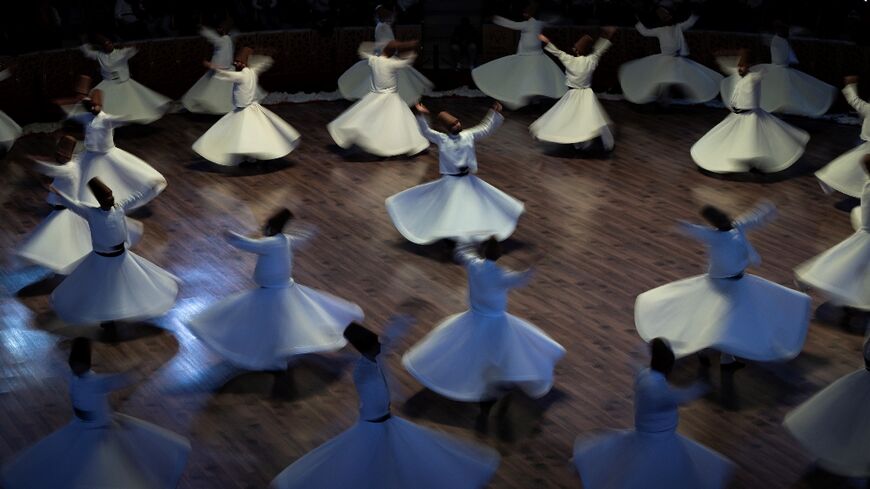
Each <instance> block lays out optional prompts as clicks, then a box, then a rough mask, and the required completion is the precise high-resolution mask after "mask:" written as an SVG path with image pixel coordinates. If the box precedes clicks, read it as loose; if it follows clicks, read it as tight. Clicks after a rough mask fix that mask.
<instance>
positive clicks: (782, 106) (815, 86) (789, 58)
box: [721, 21, 837, 117]
mask: <svg viewBox="0 0 870 489" xmlns="http://www.w3.org/2000/svg"><path fill="white" fill-rule="evenodd" d="M775 29H776V34H775V35H774V36H773V38H772V39H771V40H770V64H760V65H757V66H755V67H753V68H752V70H753V71H760V72H762V73H764V76H763V77H762V79H761V87H760V90H761V101H760V103H759V105H760V107H761V108H762V109H764V110H766V111H767V112H771V113H781V114H795V115H805V116H809V117H819V116H821V115H824V114H825V112H827V111H828V109H829V108H831V104H833V103H834V99H835V98H836V96H837V89H836V88H834V87H833V86H832V85H828V84H827V83H825V82H823V81H821V80H817V79H815V78H813V77H811V76H810V75H807V74H806V73H803V72H801V71H798V70H796V69H794V68H792V67H791V66H792V65H796V64H797V63H798V59H797V55H795V53H794V51H793V50H792V49H791V46H790V45H789V42H788V32H789V27H788V26H787V25H785V24H783V23H782V22H779V21H777V22H776V23H775ZM739 79H740V78H739V77H738V75H736V74H735V75H731V76H729V77H728V78H726V79H725V80H723V81H722V90H721V91H722V100H731V96H732V92H733V91H734V85H735V84H736V83H738V80H739Z"/></svg>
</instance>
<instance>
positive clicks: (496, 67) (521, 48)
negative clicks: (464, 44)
mask: <svg viewBox="0 0 870 489" xmlns="http://www.w3.org/2000/svg"><path fill="white" fill-rule="evenodd" d="M493 23H494V24H496V25H500V26H502V27H506V28H508V29H513V30H516V31H520V32H521V34H520V42H519V45H518V46H517V53H516V54H514V55H511V56H505V57H503V58H499V59H496V60H493V61H490V62H489V63H486V64H483V65H480V66H478V67H477V68H475V69H473V70H471V77H472V78H473V79H474V83H475V85H477V88H479V89H480V91H482V92H483V93H485V94H487V95H488V96H490V97H492V98H494V99H496V100H498V101H500V102H501V103H503V104H504V105H505V107H508V108H509V109H519V108H520V107H523V106H525V105H527V104H528V103H529V102H530V101H531V100H532V98H534V97H538V96H540V97H549V98H559V97H561V96H562V95H564V94H565V92H566V91H567V89H566V88H565V74H564V73H562V70H560V69H559V67H558V66H557V65H556V63H554V62H553V60H551V59H550V58H548V57H547V55H545V54H544V52H543V51H541V41H540V40H538V35H539V34H540V33H541V31H543V29H544V27H545V26H546V25H547V24H546V23H545V22H542V21H540V20H537V19H535V18H530V19H528V20H525V21H522V22H514V21H512V20H508V19H505V18H504V17H498V16H496V17H493Z"/></svg>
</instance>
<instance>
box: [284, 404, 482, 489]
mask: <svg viewBox="0 0 870 489" xmlns="http://www.w3.org/2000/svg"><path fill="white" fill-rule="evenodd" d="M498 464H499V456H498V453H496V452H495V451H494V450H492V449H491V448H488V447H484V446H480V445H477V444H472V443H469V442H466V441H463V440H459V439H457V438H453V437H450V436H447V435H445V434H442V433H438V432H435V431H432V430H430V429H427V428H424V427H422V426H418V425H415V424H414V423H411V422H410V421H406V420H404V419H402V418H399V417H395V416H394V417H392V418H390V419H388V420H387V421H384V422H383V423H369V422H366V421H359V422H357V424H355V425H354V426H353V427H351V428H350V429H349V430H347V431H345V432H344V433H342V434H340V435H338V436H337V437H335V438H333V439H331V440H329V441H328V442H326V443H324V444H323V445H321V446H319V447H317V448H315V449H314V450H312V451H311V452H309V453H308V454H306V455H305V456H303V457H302V458H300V459H299V460H297V461H296V462H294V463H293V464H292V465H290V466H289V467H287V468H286V469H284V470H283V471H282V472H281V473H280V474H278V476H277V477H276V478H275V479H274V480H273V481H272V484H271V485H270V487H271V488H272V489H314V488H317V489H347V488H351V487H352V488H354V489H410V488H414V489H445V488H451V489H479V488H482V487H484V486H485V485H486V484H487V483H488V482H489V480H490V479H491V478H492V476H493V475H494V474H495V470H496V468H498Z"/></svg>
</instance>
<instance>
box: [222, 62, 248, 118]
mask: <svg viewBox="0 0 870 489" xmlns="http://www.w3.org/2000/svg"><path fill="white" fill-rule="evenodd" d="M215 78H216V79H218V80H226V81H228V82H232V84H233V105H234V106H235V107H236V108H239V109H244V108H245V107H247V106H249V105H251V104H253V103H254V102H256V101H257V72H256V71H255V70H253V69H251V68H250V67H248V66H246V67H244V68H242V69H241V70H240V71H232V70H222V69H218V70H215Z"/></svg>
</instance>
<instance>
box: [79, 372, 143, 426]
mask: <svg viewBox="0 0 870 489" xmlns="http://www.w3.org/2000/svg"><path fill="white" fill-rule="evenodd" d="M128 383H129V379H128V378H127V376H126V375H124V374H96V373H94V372H92V371H87V372H85V373H84V374H82V375H81V376H78V375H73V376H72V378H71V379H70V384H69V393H70V400H71V401H72V407H73V409H74V410H76V411H78V412H77V413H76V416H77V417H79V420H80V421H82V422H84V423H87V424H89V425H93V426H94V427H99V426H105V425H106V424H108V422H109V420H110V419H111V416H112V408H111V407H109V401H108V399H107V398H108V395H109V393H110V392H112V391H115V390H118V389H121V388H123V387H124V386H126V385H127V384H128Z"/></svg>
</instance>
